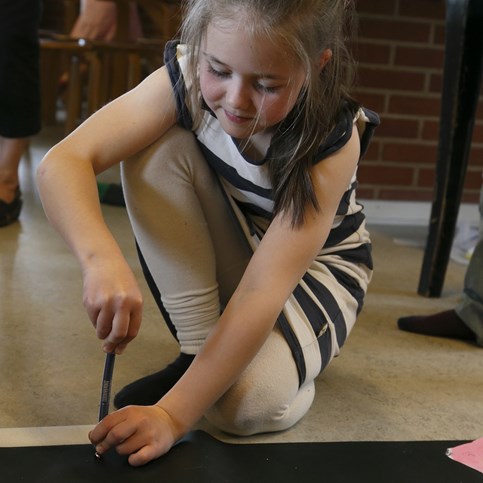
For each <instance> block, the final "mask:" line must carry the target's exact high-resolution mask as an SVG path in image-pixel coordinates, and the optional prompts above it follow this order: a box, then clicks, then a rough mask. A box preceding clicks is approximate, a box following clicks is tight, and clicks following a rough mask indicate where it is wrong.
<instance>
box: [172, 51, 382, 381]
mask: <svg viewBox="0 0 483 483" xmlns="http://www.w3.org/2000/svg"><path fill="white" fill-rule="evenodd" d="M184 52H185V47H184V46H182V45H179V44H178V43H177V42H170V43H168V45H167V46H166V51H165V65H166V66H167V68H168V72H169V75H170V78H171V82H172V85H173V89H174V93H175V97H176V103H177V109H178V122H179V124H180V125H181V126H183V127H184V128H186V129H191V127H192V117H191V115H190V112H189V111H188V109H187V107H186V103H185V99H186V88H187V84H186V83H185V78H184V77H183V72H184V70H185V62H184V61H185V59H186V57H185V56H184ZM378 124H379V118H378V116H377V114H375V113H374V112H372V111H370V110H367V109H363V108H361V109H359V111H358V112H357V113H353V112H350V111H349V109H347V110H345V111H344V112H341V115H340V120H339V123H338V125H337V126H336V128H335V129H334V130H333V132H332V133H331V134H330V135H329V137H328V139H327V141H326V142H325V143H324V145H323V146H321V147H320V148H319V151H318V155H317V162H318V161H320V160H322V159H324V158H325V157H327V156H329V155H330V154H332V153H334V152H336V151H337V150H338V149H340V148H341V147H342V146H344V145H345V144H346V142H347V141H348V140H349V139H350V137H351V134H352V129H353V127H354V126H356V127H357V129H358V130H359V132H360V139H361V157H362V156H363V154H364V153H365V151H366V150H367V147H368V144H369V141H370V139H371V137H372V133H373V131H374V128H375V127H376V126H377V125H378ZM194 132H195V135H196V137H197V139H198V142H199V145H200V148H201V150H202V152H203V154H204V156H205V158H206V160H207V162H208V163H209V165H210V166H211V167H212V168H213V169H214V170H215V171H216V172H217V173H218V175H219V179H220V181H221V184H222V186H223V188H224V190H225V192H226V194H227V195H228V199H229V201H230V202H231V204H232V206H233V207H234V210H235V212H236V213H237V216H238V219H239V221H240V223H241V225H242V228H243V229H244V230H245V233H246V236H247V239H248V241H249V243H250V244H251V245H252V247H253V248H254V249H256V246H257V244H258V243H259V241H260V239H261V238H262V237H263V235H264V233H265V232H266V230H267V228H268V225H269V223H270V219H271V214H272V209H273V200H272V197H271V185H270V181H269V178H268V175H267V170H266V166H265V163H264V161H263V160H262V161H256V162H255V161H253V160H250V159H247V158H246V157H245V156H244V155H243V154H241V153H240V150H239V146H238V145H237V142H236V140H234V139H233V138H232V137H231V136H229V135H228V134H226V133H225V131H223V129H222V127H221V125H220V123H219V122H218V120H217V118H216V117H215V116H214V115H213V114H212V113H211V112H210V111H208V110H206V112H205V113H204V118H203V122H202V123H201V125H200V127H199V128H198V129H196V130H195V131H194ZM356 186H357V180H356V173H354V175H353V177H352V180H351V183H350V186H348V188H347V191H346V192H345V194H344V196H343V198H342V200H341V202H340V204H339V208H338V210H337V215H336V217H335V219H334V222H333V224H332V229H331V231H330V234H329V237H328V239H327V241H326V243H325V244H324V246H323V247H321V249H320V252H319V254H318V255H317V257H316V259H315V260H314V261H313V262H312V264H311V266H310V268H309V270H308V271H307V272H306V273H305V275H304V276H303V278H302V280H301V281H300V282H299V284H298V285H297V287H296V289H295V290H294V292H293V293H292V295H291V296H290V298H289V299H288V301H287V302H286V304H285V306H284V309H283V311H282V313H281V314H280V316H279V318H278V324H279V326H280V328H281V330H282V332H283V334H284V336H285V338H286V340H287V342H288V343H289V345H290V348H291V350H292V354H293V356H294V359H295V362H296V364H297V369H298V373H299V380H300V385H301V386H302V385H303V383H304V382H305V381H312V380H313V379H314V378H315V377H316V376H317V375H318V374H319V373H320V372H321V371H322V370H323V369H324V368H325V367H326V366H327V364H328V363H329V362H330V361H331V359H332V358H333V357H335V356H337V355H338V354H339V351H340V348H341V347H342V345H343V344H344V342H345V340H346V338H347V336H348V334H349V333H350V331H351V329H352V327H353V325H354V323H355V319H356V317H357V314H358V313H359V312H360V310H361V308H362V304H363V300H364V296H365V293H366V290H367V285H368V283H369V281H370V278H371V274H372V258H371V244H370V239H369V234H368V232H367V231H366V229H365V216H364V214H363V212H362V206H361V205H360V204H359V203H357V201H356V197H355V189H356Z"/></svg>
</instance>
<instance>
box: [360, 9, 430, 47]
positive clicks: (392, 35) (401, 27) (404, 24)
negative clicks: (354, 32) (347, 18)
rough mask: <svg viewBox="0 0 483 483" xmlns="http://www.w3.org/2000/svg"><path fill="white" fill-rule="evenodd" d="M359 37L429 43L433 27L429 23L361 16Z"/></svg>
mask: <svg viewBox="0 0 483 483" xmlns="http://www.w3.org/2000/svg"><path fill="white" fill-rule="evenodd" d="M359 24H360V25H359V37H360V38H363V39H380V40H387V41H397V40H399V41H402V42H423V43H425V42H429V40H430V34H431V26H430V24H428V23H421V22H413V21H405V20H392V19H387V18H381V19H377V18H372V17H366V16H364V15H361V16H360V22H359Z"/></svg>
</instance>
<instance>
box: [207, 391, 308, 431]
mask: <svg viewBox="0 0 483 483" xmlns="http://www.w3.org/2000/svg"><path fill="white" fill-rule="evenodd" d="M314 394H315V389H314V384H313V382H312V383H309V384H307V385H305V386H303V387H302V388H300V389H299V390H298V392H296V393H295V396H293V395H292V396H290V397H287V391H284V390H282V391H279V392H278V393H277V392H274V391H273V390H265V389H264V388H263V387H262V388H257V389H255V390H254V389H253V388H252V389H251V390H243V388H241V387H240V385H235V386H234V387H232V388H231V389H230V390H229V391H228V392H227V393H226V394H225V395H224V396H223V397H222V398H220V399H219V400H218V402H217V403H215V405H214V406H213V407H212V408H211V409H210V410H209V411H208V412H207V414H206V419H207V420H208V421H209V422H210V423H211V424H213V425H214V426H216V427H217V428H219V429H220V430H222V431H225V432H227V433H231V434H235V435H238V436H249V435H253V434H257V433H266V432H274V431H283V430H285V429H288V428H290V427H291V426H293V425H294V424H295V423H297V422H298V421H299V420H300V419H301V418H302V417H303V416H304V415H305V413H306V412H307V411H308V410H309V408H310V406H311V404H312V402H313V399H314Z"/></svg>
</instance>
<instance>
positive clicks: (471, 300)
mask: <svg viewBox="0 0 483 483" xmlns="http://www.w3.org/2000/svg"><path fill="white" fill-rule="evenodd" d="M398 326H399V328H400V329H402V330H406V331H408V332H415V333H418V334H423V335H433V336H437V337H450V338H454V339H463V340H472V341H476V343H477V344H478V345H480V346H483V186H482V188H481V192H480V231H479V239H478V242H477V244H476V247H475V250H474V252H473V255H472V256H471V260H470V263H469V265H468V269H467V271H466V275H465V283H464V289H463V294H462V298H461V301H460V303H459V304H458V305H457V306H456V307H455V308H454V309H451V310H446V311H444V312H438V313H436V314H433V315H427V316H409V317H402V318H400V319H399V320H398Z"/></svg>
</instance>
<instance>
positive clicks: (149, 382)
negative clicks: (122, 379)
mask: <svg viewBox="0 0 483 483" xmlns="http://www.w3.org/2000/svg"><path fill="white" fill-rule="evenodd" d="M194 357H195V356H194V355H191V354H183V353H180V355H179V356H178V358H177V359H176V360H174V361H173V362H172V363H171V364H169V365H168V366H166V367H165V368H164V369H163V370H161V371H159V372H155V373H154V374H151V375H149V376H146V377H143V378H142V379H138V380H137V381H134V382H131V384H128V385H127V386H125V387H124V388H122V389H121V390H120V391H119V392H118V393H117V394H116V396H115V397H114V406H115V407H116V408H117V409H121V408H123V407H124V406H130V405H132V404H134V405H138V406H150V405H151V404H155V403H157V402H158V401H159V400H160V399H161V398H162V397H163V396H164V395H165V394H166V393H167V392H168V391H169V390H170V389H171V388H172V387H173V386H174V385H175V384H176V383H177V382H178V380H179V379H180V378H181V376H182V375H183V374H184V373H185V372H186V369H188V367H189V366H190V364H191V362H192V361H193V359H194Z"/></svg>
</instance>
